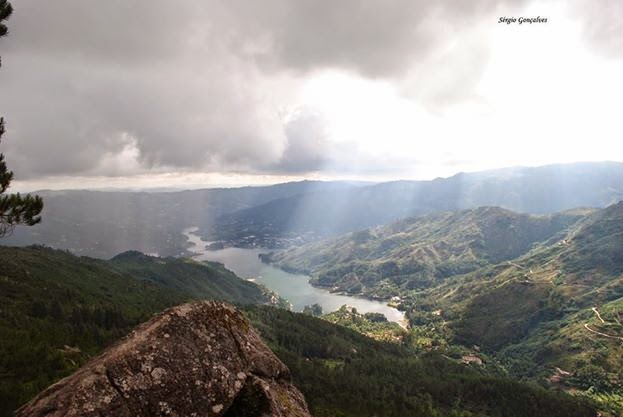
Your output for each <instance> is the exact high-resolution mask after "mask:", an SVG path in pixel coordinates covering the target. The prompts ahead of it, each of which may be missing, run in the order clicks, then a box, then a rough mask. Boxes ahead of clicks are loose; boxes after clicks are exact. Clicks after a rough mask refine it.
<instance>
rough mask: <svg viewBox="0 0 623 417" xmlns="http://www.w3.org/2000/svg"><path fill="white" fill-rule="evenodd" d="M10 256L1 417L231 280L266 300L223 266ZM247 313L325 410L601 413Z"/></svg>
mask: <svg viewBox="0 0 623 417" xmlns="http://www.w3.org/2000/svg"><path fill="white" fill-rule="evenodd" d="M0 261H1V262H0V290H1V291H0V358H1V362H0V399H1V401H0V404H1V408H0V415H2V416H9V415H11V411H12V410H13V409H15V408H16V407H17V406H18V405H19V404H21V403H23V402H25V401H26V400H28V399H29V398H31V397H32V396H33V395H34V394H35V393H37V392H39V391H40V390H41V389H43V388H45V387H46V386H48V385H49V384H50V383H52V382H54V381H56V380H58V379H59V378H61V377H63V376H65V375H67V374H69V373H70V372H72V371H73V370H75V369H77V368H78V367H79V366H80V365H82V364H83V363H85V362H86V361H87V360H88V359H89V358H91V357H93V356H94V355H95V354H97V353H99V352H101V350H102V349H103V348H104V347H105V346H107V345H109V344H110V343H112V342H113V341H114V340H117V339H119V338H120V337H122V336H123V335H125V334H127V333H128V332H129V330H130V329H131V328H132V327H133V326H135V325H136V324H137V323H139V322H142V321H144V320H146V319H147V318H149V317H150V316H151V315H152V314H154V313H156V312H158V311H161V310H163V309H164V308H165V307H168V306H171V305H174V304H179V303H182V302H185V301H187V300H190V299H195V298H204V297H206V296H208V294H213V295H212V296H214V297H217V296H219V295H223V294H229V293H228V292H229V290H230V289H231V288H233V287H232V285H227V286H224V285H223V282H229V284H231V283H232V282H234V283H236V284H235V285H234V287H238V289H237V290H235V291H234V294H233V295H227V296H224V297H223V298H224V299H227V300H229V301H231V302H235V303H248V302H257V301H262V298H261V296H260V295H259V294H262V290H261V289H260V288H259V287H258V288H257V290H256V291H254V292H251V293H250V292H249V288H248V286H249V285H252V284H250V283H248V282H244V281H242V280H240V279H238V278H236V277H235V276H233V275H232V274H231V273H228V272H227V271H225V274H224V275H220V272H222V270H221V267H219V266H216V265H205V266H203V267H202V266H201V264H196V263H194V262H191V261H184V260H172V259H158V258H153V257H144V256H143V255H140V254H138V253H126V254H122V255H120V256H119V257H116V258H115V259H114V260H112V261H101V260H94V259H91V258H84V257H82V258H80V257H76V256H74V255H71V254H69V253H67V252H63V251H58V250H52V249H48V248H43V247H31V248H24V249H18V248H7V247H1V248H0ZM185 262H187V263H185ZM202 270H204V271H203V272H201V271H202ZM215 273H216V274H217V275H214V274H215ZM134 274H136V275H134ZM200 276H203V277H204V279H205V281H206V282H209V283H210V285H207V284H206V283H205V282H201V279H200ZM212 284H213V285H214V286H215V287H216V288H210V286H211V285H212ZM198 292H201V294H203V295H200V296H199V295H198ZM246 312H247V314H248V315H249V317H250V318H251V320H252V322H253V324H254V326H256V327H257V329H258V330H259V331H260V333H261V335H262V337H263V338H264V339H265V340H266V341H267V343H269V345H270V346H271V347H272V348H273V349H274V350H275V353H276V354H277V355H278V356H279V357H280V358H281V359H282V360H283V361H284V362H285V363H286V364H287V365H288V366H289V367H290V369H291V371H292V374H293V377H294V380H295V382H296V383H297V385H298V386H299V387H300V388H301V390H302V391H303V392H304V393H305V394H306V397H307V398H308V401H309V403H310V406H311V407H312V411H313V413H314V415H315V416H317V417H318V416H319V417H323V416H336V415H341V416H436V415H439V416H442V415H443V416H445V415H453V416H476V415H477V416H499V415H504V416H540V415H543V414H541V413H542V412H547V415H549V416H561V417H562V416H593V415H594V411H593V409H592V406H591V405H590V404H589V403H587V402H585V401H583V400H578V399H574V398H572V397H570V396H567V395H562V394H558V393H554V392H549V391H547V390H545V389H543V388H539V387H536V386H531V385H526V384H522V383H519V382H514V381H511V380H510V379H507V378H506V377H504V376H501V374H500V373H499V372H497V371H496V370H493V369H492V370H489V369H484V368H483V369H480V368H474V367H472V366H468V365H463V364H459V363H455V362H454V361H452V360H449V359H446V358H443V357H441V356H439V355H436V354H435V355H425V356H424V357H418V356H416V355H415V353H414V351H413V350H412V349H410V348H409V347H408V346H405V347H401V346H400V345H398V344H396V343H382V342H377V341H374V340H373V339H369V338H367V337H365V336H363V335H361V334H358V333H356V332H354V331H352V330H349V329H346V328H344V327H341V326H337V325H335V324H331V323H329V322H327V321H326V320H320V319H316V318H313V317H310V316H307V315H304V314H295V313H290V312H288V311H285V310H280V309H277V308H274V307H266V308H263V307H249V308H246Z"/></svg>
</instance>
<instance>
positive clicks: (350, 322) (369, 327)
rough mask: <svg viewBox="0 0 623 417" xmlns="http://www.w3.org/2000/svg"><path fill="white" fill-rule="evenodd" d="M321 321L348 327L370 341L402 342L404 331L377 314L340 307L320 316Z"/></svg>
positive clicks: (396, 324)
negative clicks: (362, 312) (370, 339)
mask: <svg viewBox="0 0 623 417" xmlns="http://www.w3.org/2000/svg"><path fill="white" fill-rule="evenodd" d="M321 318H322V319H324V320H326V321H328V322H331V323H334V324H339V325H340V326H344V327H348V328H349V329H353V330H355V331H357V332H359V333H361V334H364V335H366V336H368V337H371V338H372V339H376V340H384V341H387V342H402V340H403V339H404V337H405V335H406V333H407V332H406V331H405V330H404V329H403V328H402V327H400V325H399V324H398V323H394V322H390V321H388V320H387V318H386V317H385V316H384V315H382V314H379V313H366V314H361V313H359V312H357V309H355V308H354V307H348V306H345V305H344V306H342V307H341V308H340V309H338V310H336V311H334V312H331V313H328V314H325V315H323V316H321Z"/></svg>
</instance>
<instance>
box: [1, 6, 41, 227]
mask: <svg viewBox="0 0 623 417" xmlns="http://www.w3.org/2000/svg"><path fill="white" fill-rule="evenodd" d="M11 13H13V7H12V6H11V3H9V2H8V1H7V0H0V37H3V36H5V35H6V34H7V33H8V28H7V26H6V25H5V24H4V22H5V21H6V20H7V19H8V18H9V16H11ZM1 65H2V59H1V58H0V66H1ZM4 132H5V129H4V118H2V117H0V140H1V138H2V135H3V134H4ZM12 179H13V172H12V171H9V170H8V168H7V165H6V162H5V161H4V155H3V154H1V153H0V237H2V236H5V235H6V234H7V233H10V232H11V231H12V230H13V227H14V226H15V225H17V224H25V225H28V226H33V225H35V224H37V223H39V222H40V221H41V216H40V214H41V210H43V200H42V199H41V197H39V196H31V195H25V196H22V195H20V194H19V193H17V194H5V193H6V191H7V189H8V188H9V185H10V184H11V180H12Z"/></svg>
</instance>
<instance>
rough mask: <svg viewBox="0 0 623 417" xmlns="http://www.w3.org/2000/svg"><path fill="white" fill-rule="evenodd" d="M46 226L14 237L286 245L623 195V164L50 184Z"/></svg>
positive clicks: (162, 244)
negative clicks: (125, 184) (215, 182)
mask: <svg viewBox="0 0 623 417" xmlns="http://www.w3.org/2000/svg"><path fill="white" fill-rule="evenodd" d="M40 194H41V195H42V197H43V198H44V200H45V215H44V220H43V222H42V223H41V224H40V225H38V226H37V227H36V228H23V227H22V228H17V229H16V230H15V231H14V234H13V235H12V236H11V237H9V238H8V239H5V242H6V244H10V245H20V246H22V245H30V244H45V245H49V246H52V247H55V248H59V249H68V250H70V251H72V252H73V253H76V254H79V255H88V256H93V257H99V258H110V257H112V256H114V255H116V254H118V253H121V252H124V251H128V250H139V251H141V252H144V253H150V254H158V255H161V256H178V255H184V254H188V253H187V252H186V249H187V247H188V243H187V241H186V239H185V237H184V236H183V235H182V234H181V231H182V230H184V229H185V228H189V227H198V228H199V229H198V233H199V234H200V235H201V236H202V237H203V238H204V239H206V240H208V241H221V244H222V245H224V246H239V247H266V248H278V247H286V246H290V245H292V244H300V243H305V242H308V241H313V240H318V239H321V238H325V237H327V236H335V235H339V234H341V233H347V232H351V231H356V230H360V229H364V228H368V227H372V226H377V225H381V224H386V223H389V222H392V221H394V220H398V219H401V218H405V217H410V216H420V215H425V214H432V213H439V212H444V211H455V210H462V209H468V208H475V207H480V206H498V207H503V208H506V209H509V210H513V211H517V212H521V213H531V214H548V213H549V214H551V213H554V212H558V211H562V210H567V209H572V208H576V207H605V206H607V205H609V204H612V203H614V202H616V201H619V200H620V199H622V198H623V164H622V163H614V162H612V163H609V162H600V163H578V164H568V165H551V166H544V167H536V168H507V169H502V170H494V171H484V172H477V173H462V174H457V175H455V176H452V177H449V178H439V179H435V180H432V181H395V182H387V183H376V184H371V183H361V182H358V183H353V182H318V181H303V182H298V183H286V184H279V185H274V186H266V187H242V188H231V189H205V190H193V191H180V192H154V193H147V192H103V191H99V192H96V191H43V192H40Z"/></svg>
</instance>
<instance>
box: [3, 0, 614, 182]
mask: <svg viewBox="0 0 623 417" xmlns="http://www.w3.org/2000/svg"><path fill="white" fill-rule="evenodd" d="M578 1H579V0H578ZM15 3H16V4H15V6H16V10H15V14H14V16H13V17H12V20H11V21H10V29H11V36H10V37H8V38H5V39H3V40H2V41H0V52H1V53H2V57H3V63H4V65H3V68H2V69H1V70H0V91H2V96H1V97H0V105H1V110H2V112H3V114H4V115H5V116H6V118H7V121H8V126H7V127H8V133H7V135H6V139H5V141H4V142H3V145H2V146H3V150H4V152H5V153H6V155H7V160H8V162H9V164H10V166H11V168H12V169H14V170H15V171H16V175H17V176H18V178H22V179H28V178H30V179H32V178H39V177H44V176H50V175H59V176H60V175H86V176H88V175H93V176H101V175H109V176H118V175H133V174H136V175H144V174H147V173H165V172H242V173H280V172H283V173H295V172H311V171H317V170H323V169H332V170H339V169H343V170H346V171H348V170H352V169H353V168H352V167H356V168H357V169H358V170H360V169H365V167H364V166H362V164H363V163H364V162H366V163H367V162H370V163H371V164H372V166H376V165H378V164H376V165H375V164H374V157H373V156H370V155H367V156H366V155H360V154H358V153H357V138H350V139H349V140H345V139H340V140H339V141H338V142H339V143H337V144H336V143H334V142H333V141H332V138H331V137H330V135H331V132H330V131H328V130H327V126H326V125H325V124H324V121H325V120H324V118H323V117H324V116H322V115H320V114H318V113H314V111H308V109H306V108H305V107H304V106H305V103H299V102H297V99H296V97H297V91H299V90H300V89H301V86H302V85H304V84H305V82H306V81H307V80H309V79H310V78H311V77H314V75H315V74H317V73H318V72H321V71H324V70H326V69H334V70H339V71H343V72H347V73H351V74H354V75H353V77H360V78H365V79H371V80H378V79H382V80H388V82H390V83H394V84H395V85H396V86H397V88H398V89H399V90H400V92H401V93H402V94H405V95H407V96H409V97H411V98H414V99H416V100H420V101H422V102H424V103H429V104H431V105H434V106H437V107H439V106H441V107H443V106H448V105H453V104H454V103H457V102H460V101H461V100H465V99H466V97H467V98H469V97H471V94H472V90H473V87H474V85H476V84H477V82H478V80H479V77H480V76H481V74H482V71H483V68H484V66H485V65H486V63H487V55H488V48H487V42H486V34H483V33H482V32H481V31H480V30H479V27H480V26H481V25H482V24H483V22H493V21H494V19H495V16H496V15H497V14H499V13H502V14H510V13H511V12H512V11H516V10H519V9H520V8H521V7H523V6H524V5H525V4H526V1H523V0H478V1H473V2H465V1H462V0H443V1H439V2H430V1H424V0H392V1H388V2H375V1H369V0H340V1H318V0H297V1H290V0H266V1H261V2H249V1H242V0H229V1H217V0H185V1H181V2H172V1H165V0H152V1H149V2H147V1H127V0H111V1H108V2H105V3H102V2H96V1H93V0H57V1H54V2H50V1H45V2H41V1H37V0H20V1H19V2H15ZM608 4H609V6H608V7H609V8H611V9H612V10H615V11H617V13H620V7H619V6H618V3H617V2H616V1H615V0H612V1H609V2H608ZM601 18H603V16H601V17H600V19H601ZM622 20H623V19H619V20H618V21H617V22H618V23H617V24H618V25H620V24H621V23H620V22H621V21H622ZM595 22H596V23H597V19H596V20H595ZM490 24H491V23H490ZM589 26H590V25H589ZM589 26H587V31H588V32H587V33H589V34H590V36H591V39H595V40H596V41H598V40H600V39H601V40H602V41H604V42H605V43H604V45H606V44H607V43H608V42H610V44H612V45H610V46H608V48H612V49H614V48H615V47H617V46H618V45H616V44H615V43H616V42H615V41H612V40H609V39H610V38H609V33H611V32H608V31H609V30H610V29H609V28H610V27H611V26H598V25H594V27H593V28H592V29H591V27H589ZM612 30H615V31H618V30H619V28H617V27H614V29H612ZM617 39H619V42H620V39H621V37H618V38H617ZM606 46H607V45H606ZM299 106H303V107H302V108H299ZM365 122H366V121H365V120H363V121H362V124H365ZM349 141H350V142H349ZM399 157H402V156H401V155H399ZM388 158H390V159H391V157H389V156H388ZM404 163H405V164H408V163H407V162H404ZM371 169H377V168H374V167H373V168H371Z"/></svg>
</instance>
